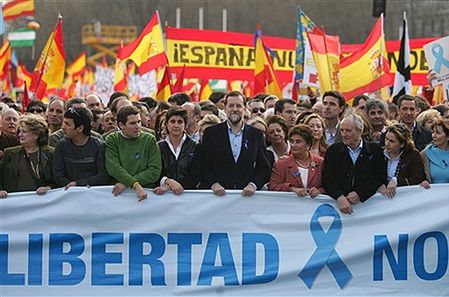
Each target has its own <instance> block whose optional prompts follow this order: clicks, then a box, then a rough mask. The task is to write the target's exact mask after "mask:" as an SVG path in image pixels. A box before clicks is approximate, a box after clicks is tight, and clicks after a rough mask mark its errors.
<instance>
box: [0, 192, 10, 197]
mask: <svg viewBox="0 0 449 297" xmlns="http://www.w3.org/2000/svg"><path fill="white" fill-rule="evenodd" d="M7 196H8V192H6V191H0V199H3V198H6V197H7Z"/></svg>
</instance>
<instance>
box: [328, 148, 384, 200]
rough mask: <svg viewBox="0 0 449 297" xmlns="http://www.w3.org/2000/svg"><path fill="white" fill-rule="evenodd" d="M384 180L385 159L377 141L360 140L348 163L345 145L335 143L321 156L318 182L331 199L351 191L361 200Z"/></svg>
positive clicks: (368, 195)
mask: <svg viewBox="0 0 449 297" xmlns="http://www.w3.org/2000/svg"><path fill="white" fill-rule="evenodd" d="M386 180H387V163H386V162H385V158H384V155H383V151H382V149H381V148H380V146H379V145H377V144H375V143H373V142H368V141H363V146H362V150H361V152H360V155H359V157H358V159H357V161H356V163H355V165H354V164H353V163H352V160H351V157H350V156H349V152H348V148H347V147H346V145H345V144H343V143H335V144H333V145H332V146H330V147H329V148H328V149H327V152H326V156H325V158H324V166H323V175H322V183H323V186H324V189H325V190H326V193H327V194H328V195H329V196H331V197H332V198H334V199H337V198H338V197H340V196H341V195H344V196H346V195H347V194H348V193H349V192H352V191H355V192H356V193H357V194H358V195H359V197H360V201H362V202H364V201H366V200H368V199H369V198H370V197H371V196H372V195H374V194H375V193H376V191H377V189H378V188H379V186H380V185H382V184H384V183H385V182H386Z"/></svg>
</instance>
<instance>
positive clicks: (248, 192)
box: [242, 183, 257, 197]
mask: <svg viewBox="0 0 449 297" xmlns="http://www.w3.org/2000/svg"><path fill="white" fill-rule="evenodd" d="M256 190H257V189H256V187H255V186H254V185H253V184H252V183H249V184H248V185H247V186H246V187H245V188H243V191H242V196H245V197H251V196H252V195H254V193H255V192H256Z"/></svg>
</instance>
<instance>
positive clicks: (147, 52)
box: [117, 11, 168, 75]
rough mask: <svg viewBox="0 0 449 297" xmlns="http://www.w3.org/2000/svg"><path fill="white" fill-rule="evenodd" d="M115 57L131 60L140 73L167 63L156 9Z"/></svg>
mask: <svg viewBox="0 0 449 297" xmlns="http://www.w3.org/2000/svg"><path fill="white" fill-rule="evenodd" d="M117 57H118V58H120V59H121V60H125V61H126V60H132V61H133V62H134V63H135V64H136V65H137V67H138V69H139V74H140V75H142V74H144V73H146V72H148V71H150V70H153V69H156V68H157V67H159V66H163V65H166V64H167V63H168V60H167V56H166V55H165V48H164V42H163V37H162V28H161V25H160V22H159V13H158V12H157V11H156V13H155V14H154V15H153V17H152V18H151V20H150V22H149V23H148V24H147V25H146V27H145V28H144V29H143V31H142V33H141V34H140V36H139V38H137V39H136V40H134V41H132V42H131V43H130V44H128V45H127V46H125V47H124V48H123V49H122V50H121V51H120V52H119V54H118V55H117Z"/></svg>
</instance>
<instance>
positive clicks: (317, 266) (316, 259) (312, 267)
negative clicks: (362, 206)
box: [298, 204, 352, 289]
mask: <svg viewBox="0 0 449 297" xmlns="http://www.w3.org/2000/svg"><path fill="white" fill-rule="evenodd" d="M321 217H333V218H334V220H333V221H332V224H331V226H330V227H329V230H328V231H327V232H325V231H324V229H323V228H322V227H321V225H320V223H319V221H318V219H319V218H321ZM341 227H342V223H341V218H340V215H339V214H338V212H337V211H336V210H335V209H334V208H333V207H332V206H331V205H330V204H323V205H321V206H320V207H318V208H317V209H316V210H315V213H314V214H313V216H312V220H311V221H310V231H311V232H312V237H313V240H314V241H315V243H316V247H317V248H316V250H315V251H314V252H313V254H312V256H311V257H310V259H309V261H307V263H306V265H305V266H304V268H303V269H302V271H301V272H300V273H299V274H298V276H299V277H300V278H301V279H302V280H303V281H304V283H305V284H306V285H307V287H308V288H309V289H311V288H312V286H313V282H314V281H315V279H316V278H317V277H318V275H319V274H320V271H321V270H322V269H323V268H324V266H327V267H328V268H329V270H330V271H331V273H332V275H333V276H334V278H335V280H336V281H337V283H338V285H339V287H340V289H343V288H344V287H345V286H346V285H347V284H348V283H349V281H350V280H351V279H352V274H351V271H349V269H348V267H347V266H346V265H345V263H343V261H342V260H341V258H340V256H339V255H338V254H337V251H335V246H336V245H337V242H338V239H339V238H340V234H341Z"/></svg>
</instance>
